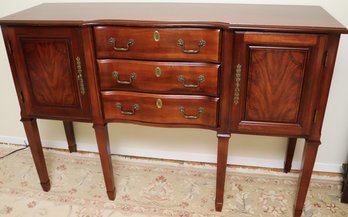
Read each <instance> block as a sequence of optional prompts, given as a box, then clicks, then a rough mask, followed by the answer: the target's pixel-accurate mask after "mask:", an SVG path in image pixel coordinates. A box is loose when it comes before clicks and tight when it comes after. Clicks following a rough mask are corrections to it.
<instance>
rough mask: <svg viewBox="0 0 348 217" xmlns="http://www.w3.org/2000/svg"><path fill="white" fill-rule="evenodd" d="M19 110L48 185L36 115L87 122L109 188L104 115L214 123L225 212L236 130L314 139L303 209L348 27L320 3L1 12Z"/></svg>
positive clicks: (67, 6) (303, 179) (68, 126)
mask: <svg viewBox="0 0 348 217" xmlns="http://www.w3.org/2000/svg"><path fill="white" fill-rule="evenodd" d="M0 24H1V26H2V33H3V36H4V41H5V45H6V49H7V54H8V58H9V62H10V65H11V70H12V75H13V80H14V83H15V87H16V91H17V95H18V99H19V104H20V107H21V117H22V119H21V121H22V122H23V124H24V128H25V131H26V134H27V138H28V141H29V144H30V149H31V152H32V155H33V159H34V162H35V165H36V169H37V172H38V175H39V178H40V182H41V185H42V188H43V190H44V191H49V190H50V181H49V177H48V173H47V168H46V165H45V160H44V155H43V152H42V146H41V141H40V135H39V132H38V128H37V124H36V119H37V118H44V119H55V120H62V121H63V123H64V128H65V131H66V135H67V140H68V143H69V149H70V150H71V151H76V145H75V138H74V132H73V127H72V122H73V121H80V122H90V123H93V127H94V129H95V133H96V139H97V145H98V149H99V154H100V160H101V165H102V169H103V174H104V179H105V185H106V191H107V194H108V197H109V199H111V200H114V199H115V195H116V193H115V185H114V176H113V171H112V164H111V156H110V146H109V139H108V131H107V124H108V123H113V122H124V123H133V124H143V125H152V126H160V127H193V128H206V129H211V130H214V131H216V132H217V138H218V145H217V146H218V147H217V176H216V177H217V178H216V200H215V207H216V210H218V211H221V209H222V205H223V194H224V184H225V173H226V162H227V150H228V143H229V138H230V135H231V133H243V134H259V135H273V136H283V137H288V138H289V148H288V153H287V158H286V164H285V171H286V172H287V171H289V170H290V169H291V161H292V156H293V150H294V148H295V144H296V139H297V138H305V140H306V143H305V148H304V156H303V165H302V172H301V176H300V178H299V185H298V186H299V188H298V194H297V199H296V201H295V211H294V216H300V215H301V213H302V209H303V205H304V202H305V199H306V194H307V190H308V186H309V183H310V179H311V173H312V170H313V166H314V162H315V158H316V153H317V149H318V147H319V145H320V133H321V127H322V123H323V117H324V113H325V108H326V103H327V98H328V94H329V87H330V83H331V77H332V73H333V69H334V64H335V58H336V53H337V48H338V44H339V38H340V34H342V33H348V31H347V29H346V28H345V27H344V26H342V25H341V24H340V23H339V22H337V21H336V20H335V19H334V18H332V17H331V16H330V15H329V14H328V13H327V12H325V11H324V10H323V9H322V8H320V7H317V6H271V5H239V4H236V5H232V4H158V3H146V4H142V3H64V4H42V5H39V6H36V7H33V8H30V9H27V10H24V11H21V12H19V13H16V14H13V15H10V16H7V17H5V18H2V19H1V20H0Z"/></svg>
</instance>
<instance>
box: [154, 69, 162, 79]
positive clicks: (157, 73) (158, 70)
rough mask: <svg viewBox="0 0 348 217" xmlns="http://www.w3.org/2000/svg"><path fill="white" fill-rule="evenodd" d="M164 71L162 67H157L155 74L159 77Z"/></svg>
mask: <svg viewBox="0 0 348 217" xmlns="http://www.w3.org/2000/svg"><path fill="white" fill-rule="evenodd" d="M161 74H162V71H161V68H160V67H156V68H155V75H156V77H157V78H159V77H161Z"/></svg>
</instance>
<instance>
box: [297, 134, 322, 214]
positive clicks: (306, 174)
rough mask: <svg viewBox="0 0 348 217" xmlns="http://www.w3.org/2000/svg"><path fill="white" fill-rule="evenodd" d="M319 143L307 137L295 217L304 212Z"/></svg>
mask: <svg viewBox="0 0 348 217" xmlns="http://www.w3.org/2000/svg"><path fill="white" fill-rule="evenodd" d="M319 145H320V141H310V140H307V139H306V143H305V147H304V150H303V157H302V170H301V175H300V178H299V184H298V191H297V199H296V205H295V214H294V216H295V217H300V216H301V214H302V210H303V206H304V203H305V200H306V196H307V191H308V188H309V183H310V181H311V176H312V172H313V167H314V163H315V158H316V156H317V151H318V147H319Z"/></svg>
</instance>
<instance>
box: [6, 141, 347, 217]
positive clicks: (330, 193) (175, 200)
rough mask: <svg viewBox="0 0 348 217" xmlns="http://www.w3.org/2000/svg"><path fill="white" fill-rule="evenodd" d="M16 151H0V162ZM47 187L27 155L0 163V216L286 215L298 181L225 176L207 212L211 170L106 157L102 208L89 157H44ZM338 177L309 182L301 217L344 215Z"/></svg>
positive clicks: (236, 172) (246, 172) (254, 173)
mask: <svg viewBox="0 0 348 217" xmlns="http://www.w3.org/2000/svg"><path fill="white" fill-rule="evenodd" d="M15 149H18V147H16V146H13V145H5V144H0V156H3V155H6V154H7V153H10V152H11V151H13V150H15ZM45 157H46V162H47V167H48V171H49V175H50V179H51V184H52V188H51V190H50V192H48V193H46V192H43V191H42V190H41V186H40V184H39V180H38V177H37V173H36V170H35V167H34V163H33V160H32V158H31V155H30V151H29V150H28V149H25V150H22V151H19V152H16V153H14V154H12V155H10V156H8V157H5V158H3V159H0V174H1V176H0V216H18V217H26V216H50V217H55V216H57V217H58V216H59V217H75V216H76V217H104V216H105V217H114V216H115V217H116V216H117V217H125V216H131V217H145V216H148V217H150V216H151V217H160V216H161V217H167V216H178V217H231V216H245V217H246V216H248V217H253V216H258V217H268V216H279V217H283V216H287V217H288V216H292V213H293V203H294V197H295V192H296V186H297V178H298V174H284V173H280V172H271V171H269V172H265V171H262V170H254V169H235V168H232V169H229V171H228V173H227V179H226V189H225V202H224V207H223V211H222V212H221V213H219V212H215V211H214V197H215V167H214V166H211V165H191V164H177V163H173V162H163V161H154V160H144V159H134V158H131V159H129V158H125V157H119V156H115V157H113V164H114V165H113V166H114V175H115V182H116V183H115V184H116V189H117V193H116V200H115V201H109V200H108V199H107V196H106V192H105V188H104V181H103V176H102V172H101V166H100V162H99V156H98V155H96V154H79V153H73V154H70V153H67V152H63V151H55V150H45ZM340 188H341V178H340V177H337V176H336V177H335V176H334V177H328V176H316V177H313V179H312V182H311V187H310V191H309V194H308V196H307V201H306V204H305V210H304V213H303V216H304V217H329V216H335V217H336V216H337V217H340V216H342V217H343V216H348V204H342V203H340V201H339V200H340Z"/></svg>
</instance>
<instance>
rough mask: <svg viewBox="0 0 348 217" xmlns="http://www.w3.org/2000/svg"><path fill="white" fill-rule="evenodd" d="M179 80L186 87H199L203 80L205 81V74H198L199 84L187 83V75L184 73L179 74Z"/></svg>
mask: <svg viewBox="0 0 348 217" xmlns="http://www.w3.org/2000/svg"><path fill="white" fill-rule="evenodd" d="M178 81H179V82H180V83H182V86H184V87H186V88H197V87H199V86H200V84H201V83H202V82H204V81H205V77H204V75H200V76H198V78H197V84H185V77H184V76H183V75H179V76H178Z"/></svg>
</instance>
